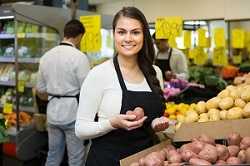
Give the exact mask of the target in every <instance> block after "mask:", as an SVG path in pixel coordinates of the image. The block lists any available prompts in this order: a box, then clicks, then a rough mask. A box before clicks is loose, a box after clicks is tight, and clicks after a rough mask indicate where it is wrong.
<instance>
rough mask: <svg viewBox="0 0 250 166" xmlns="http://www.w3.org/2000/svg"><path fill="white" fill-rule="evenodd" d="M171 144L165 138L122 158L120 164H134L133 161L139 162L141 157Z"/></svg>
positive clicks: (122, 165)
mask: <svg viewBox="0 0 250 166" xmlns="http://www.w3.org/2000/svg"><path fill="white" fill-rule="evenodd" d="M168 144H171V141H170V140H165V141H163V142H161V143H159V144H157V145H154V146H152V147H150V148H147V149H145V150H143V151H140V152H138V153H136V154H134V155H131V156H128V157H126V158H124V159H122V160H120V166H129V165H130V164H132V163H133V162H137V161H139V159H140V158H142V157H145V156H146V155H147V154H149V153H151V152H154V151H158V150H161V149H162V148H163V147H165V146H166V145H168Z"/></svg>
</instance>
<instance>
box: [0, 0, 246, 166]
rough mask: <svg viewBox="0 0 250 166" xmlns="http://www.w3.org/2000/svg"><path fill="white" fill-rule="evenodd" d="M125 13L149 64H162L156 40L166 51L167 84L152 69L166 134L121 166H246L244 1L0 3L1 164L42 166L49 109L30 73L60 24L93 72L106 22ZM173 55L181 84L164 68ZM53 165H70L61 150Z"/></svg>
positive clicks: (106, 42) (108, 29)
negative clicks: (142, 24) (134, 13)
mask: <svg viewBox="0 0 250 166" xmlns="http://www.w3.org/2000/svg"><path fill="white" fill-rule="evenodd" d="M126 6H133V7H136V8H137V9H139V10H140V11H141V12H142V13H143V14H144V16H145V17H146V19H147V24H148V27H149V32H150V35H153V34H154V33H155V34H156V39H153V38H152V41H153V44H154V49H155V53H156V56H155V59H154V62H153V61H152V63H154V65H156V66H157V65H158V63H157V62H159V61H164V60H166V59H165V58H163V59H160V58H159V55H163V54H161V51H160V49H159V47H158V46H157V45H156V41H157V40H160V41H165V42H167V43H168V47H169V50H171V51H170V53H168V59H167V63H168V67H169V70H170V72H171V75H168V74H169V73H168V71H166V70H164V71H163V70H162V68H161V67H160V66H159V69H161V74H162V76H161V78H162V80H159V81H160V82H161V81H162V87H161V88H162V93H163V97H164V103H165V106H166V108H165V109H164V114H163V117H165V118H166V119H167V121H168V127H167V128H166V129H164V130H162V131H159V132H156V133H155V135H156V136H157V140H158V142H157V144H154V145H152V146H150V147H148V148H147V149H144V150H143V151H137V153H134V154H130V155H129V156H126V158H121V159H120V165H121V166H167V165H171V164H172V165H174V164H176V165H180V166H181V165H250V130H249V126H250V119H249V118H250V10H249V9H250V0H153V1H152V0H0V165H3V166H43V165H45V163H46V158H47V154H48V130H47V127H48V123H47V113H46V112H47V104H48V101H43V100H42V99H40V98H39V96H38V95H37V94H36V92H37V91H36V85H37V80H38V70H39V64H40V58H41V57H43V55H44V54H45V53H46V52H48V51H49V50H50V49H52V48H54V47H57V46H58V45H59V44H60V43H61V41H62V40H63V39H64V26H65V24H66V23H67V22H68V21H70V20H71V19H77V20H79V21H80V22H81V23H82V24H83V25H84V26H85V34H84V36H83V38H82V39H81V43H80V46H79V47H77V49H79V50H80V51H81V52H82V53H83V54H85V55H84V56H87V59H88V61H89V64H90V69H93V68H94V67H97V66H98V65H100V64H102V63H104V62H106V61H108V60H112V59H113V57H114V55H115V53H116V50H115V48H116V47H115V42H116V41H115V40H114V32H113V28H112V21H113V19H114V15H115V14H116V13H117V12H118V11H119V10H121V9H122V8H123V7H126ZM93 27H94V28H93ZM175 55H177V56H183V58H184V59H185V60H184V62H183V63H185V64H184V65H182V64H181V65H180V62H177V63H178V64H179V67H178V64H177V67H176V68H177V70H182V69H183V68H185V67H184V66H185V65H186V70H187V71H186V75H185V77H182V76H180V75H181V74H180V73H178V72H179V71H177V70H175V69H173V65H174V64H172V63H173V60H171V58H172V57H174V56H175ZM157 58H159V59H157ZM157 60H159V61H157ZM52 65H53V64H52ZM104 82H105V81H104ZM100 84H101V82H100ZM111 100H112V99H111ZM109 103H110V104H111V105H112V104H113V103H112V102H109ZM83 142H84V141H83ZM91 143H92V141H91V140H88V141H86V140H85V143H84V146H86V149H89V148H91ZM86 151H87V150H86ZM85 153H86V154H87V152H85ZM85 156H86V155H85ZM85 160H86V158H85ZM60 165H61V166H68V165H69V164H68V156H67V151H65V152H64V157H63V159H62V161H61V164H60ZM89 165H91V164H89ZM55 166H56V165H55Z"/></svg>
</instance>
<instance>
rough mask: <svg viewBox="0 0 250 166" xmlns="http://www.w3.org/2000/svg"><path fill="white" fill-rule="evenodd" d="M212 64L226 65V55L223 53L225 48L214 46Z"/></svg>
mask: <svg viewBox="0 0 250 166" xmlns="http://www.w3.org/2000/svg"><path fill="white" fill-rule="evenodd" d="M213 65H215V66H226V65H228V57H227V55H226V53H225V48H223V47H221V48H214V52H213Z"/></svg>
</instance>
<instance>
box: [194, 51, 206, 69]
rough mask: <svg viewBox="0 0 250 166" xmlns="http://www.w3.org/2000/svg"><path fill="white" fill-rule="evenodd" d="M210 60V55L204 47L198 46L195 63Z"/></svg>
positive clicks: (198, 63) (200, 63) (203, 62)
mask: <svg viewBox="0 0 250 166" xmlns="http://www.w3.org/2000/svg"><path fill="white" fill-rule="evenodd" d="M207 60H208V55H207V53H205V51H204V49H203V48H201V47H198V48H196V49H195V52H194V63H195V64H196V65H204V64H205V63H206V62H207Z"/></svg>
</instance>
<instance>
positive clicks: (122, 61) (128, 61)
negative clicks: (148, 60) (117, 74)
mask: <svg viewBox="0 0 250 166" xmlns="http://www.w3.org/2000/svg"><path fill="white" fill-rule="evenodd" d="M118 62H119V65H120V67H121V68H124V69H126V70H130V71H131V70H135V69H137V68H139V67H138V63H137V59H136V57H130V58H128V57H123V56H118Z"/></svg>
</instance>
